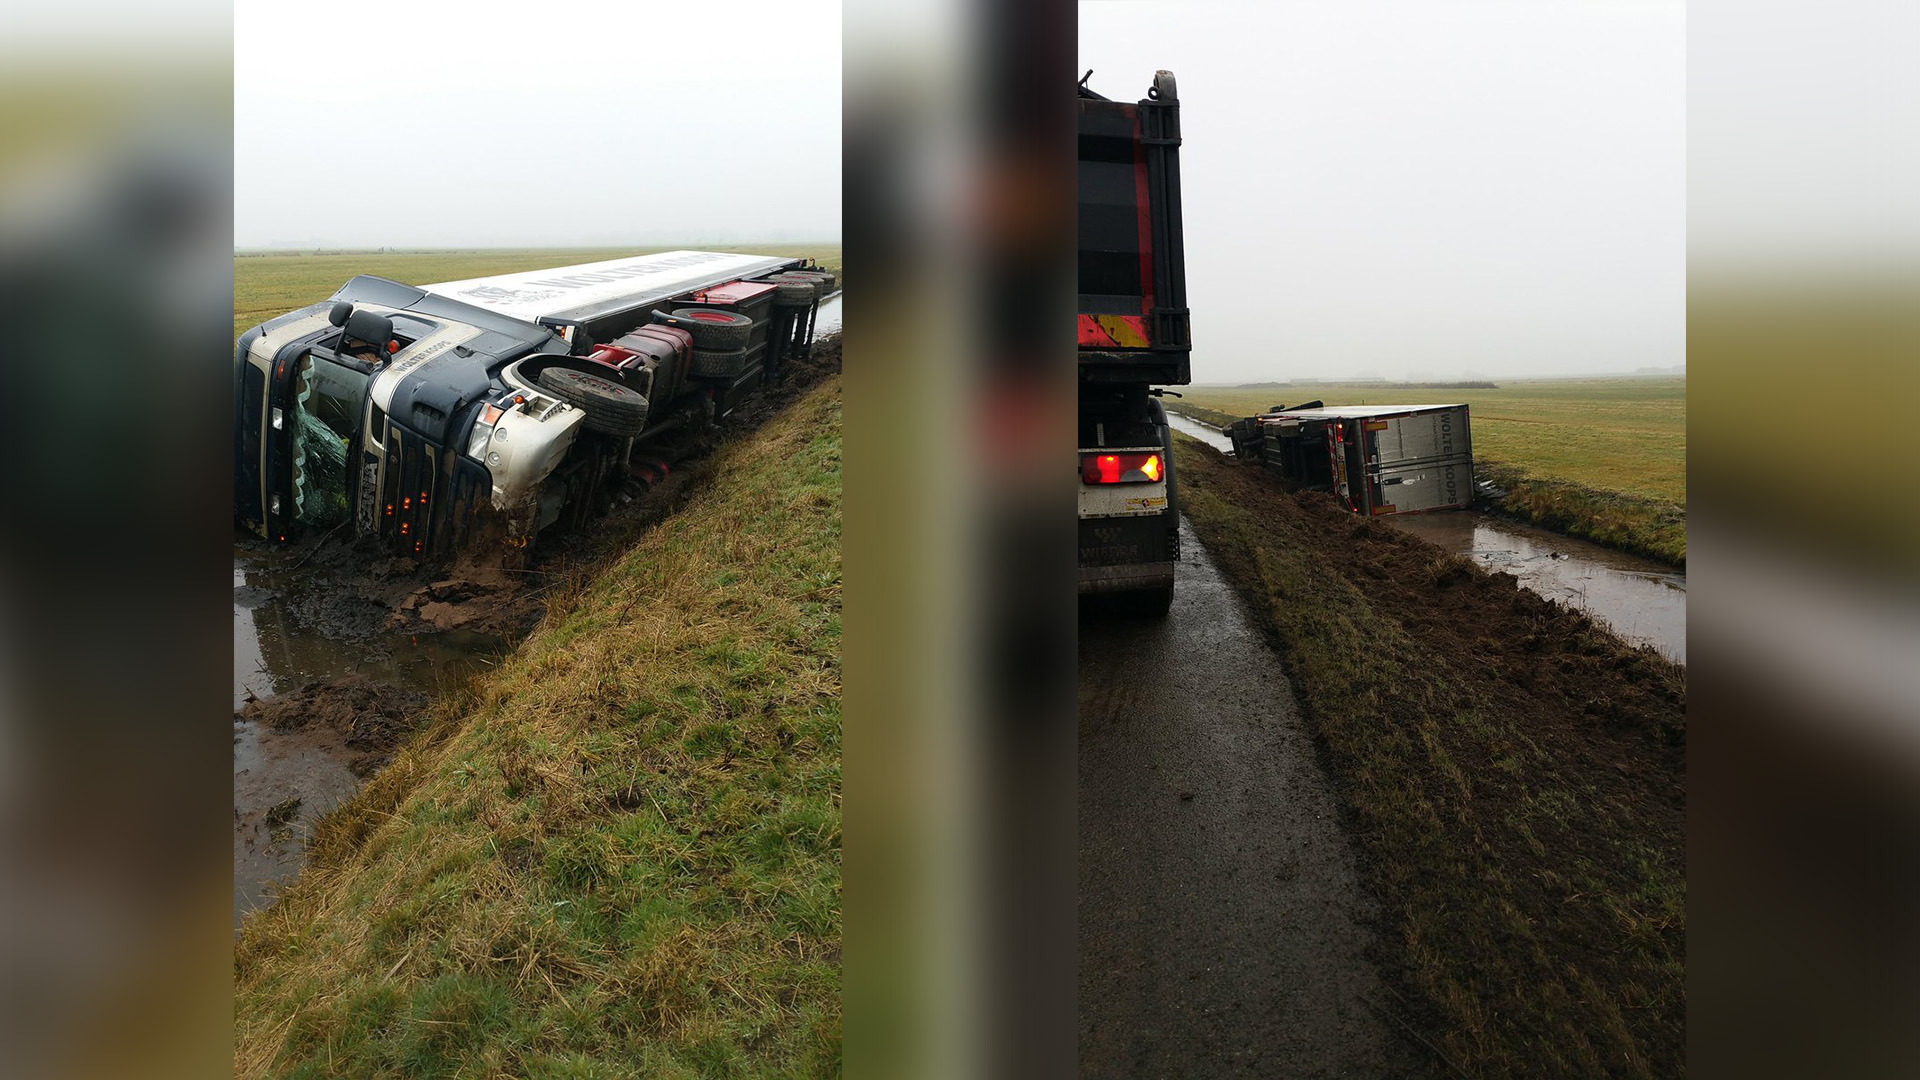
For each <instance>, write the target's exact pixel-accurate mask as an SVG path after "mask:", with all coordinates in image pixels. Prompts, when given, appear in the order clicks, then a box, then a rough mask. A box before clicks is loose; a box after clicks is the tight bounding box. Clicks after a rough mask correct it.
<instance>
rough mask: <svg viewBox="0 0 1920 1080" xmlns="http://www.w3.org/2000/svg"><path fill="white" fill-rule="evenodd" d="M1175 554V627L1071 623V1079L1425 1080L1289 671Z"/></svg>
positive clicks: (1112, 620)
mask: <svg viewBox="0 0 1920 1080" xmlns="http://www.w3.org/2000/svg"><path fill="white" fill-rule="evenodd" d="M1181 550H1182V552H1183V560H1182V563H1181V566H1180V568H1179V578H1178V584H1177V586H1176V587H1175V590H1174V604H1173V611H1172V613H1171V614H1170V615H1168V616H1167V617H1166V618H1165V619H1158V620H1156V619H1143V618H1137V617H1136V618H1122V617H1116V616H1102V615H1096V614H1092V613H1083V614H1082V615H1081V619H1080V736H1079V739H1080V745H1079V758H1080V873H1079V877H1080V911H1079V983H1080V1006H1079V1008H1080V1072H1081V1075H1082V1076H1089V1077H1096V1076H1097V1077H1216V1076H1248V1077H1403V1076H1410V1075H1419V1074H1424V1073H1426V1072H1428V1071H1429V1069H1430V1067H1431V1064H1432V1063H1431V1061H1430V1060H1429V1059H1428V1058H1427V1057H1426V1056H1425V1055H1424V1054H1423V1052H1421V1051H1420V1050H1419V1049H1418V1047H1417V1045H1414V1044H1412V1043H1410V1041H1409V1040H1408V1039H1406V1038H1405V1037H1404V1036H1403V1035H1401V1034H1400V1033H1399V1032H1398V1030H1397V1029H1396V1028H1395V1027H1393V1026H1392V1024H1391V1023H1390V1022H1389V1021H1388V1020H1387V1019H1385V1018H1384V1017H1383V1016H1382V1015H1381V1014H1380V1013H1379V1012H1378V1011H1376V1009H1375V1008H1374V1007H1373V1006H1375V1005H1377V1006H1390V1005H1391V1004H1392V999H1391V998H1389V997H1387V996H1386V995H1385V994H1384V991H1382V989H1381V987H1380V985H1379V980H1378V977H1377V975H1376V973H1375V970H1374V968H1373V966H1372V965H1371V964H1370V963H1369V961H1368V959H1367V955H1366V954H1367V950H1368V946H1369V944H1370V936H1369V935H1370V933H1371V931H1370V930H1369V928H1368V927H1369V920H1370V918H1371V911H1370V909H1369V907H1368V904H1367V900H1366V897H1365V895H1364V894H1363V893H1362V891H1361V889H1360V886H1359V881H1358V878H1357V877H1356V874H1355V870H1354V862H1353V855H1352V852H1351V851H1350V849H1349V846H1348V844H1347V841H1346V839H1345V836H1344V834H1343V833H1342V832H1341V829H1340V826H1339V822H1338V818H1337V817H1336V815H1335V809H1334V802H1333V798H1332V796H1331V794H1330V793H1329V791H1328V789H1327V784H1326V779H1325V777H1324V775H1323V774H1322V772H1321V770H1320V766H1319V763H1318V761H1317V760H1316V758H1315V757H1314V754H1313V749H1312V745H1311V743H1310V741H1309V737H1308V735H1307V732H1306V730H1305V728H1304V726H1303V724H1302V722H1301V720H1300V718H1299V716H1298V715H1297V712H1296V708H1295V706H1294V702H1293V693H1292V690H1291V688H1290V686H1289V685H1288V682H1287V676H1286V673H1285V672H1284V671H1283V670H1282V668H1281V666H1280V663H1279V660H1278V658H1277V657H1276V656H1275V655H1274V654H1273V652H1272V650H1270V649H1269V648H1268V647H1267V645H1266V643H1265V642H1264V641H1263V640H1262V639H1261V638H1260V636H1259V634H1258V632H1257V631H1256V630H1255V629H1254V628H1253V626H1252V625H1251V624H1250V623H1249V622H1248V620H1247V617H1246V614H1245V611H1244V609H1243V608H1242V606H1241V604H1240V602H1239V599H1238V598H1237V597H1236V596H1235V595H1234V594H1233V592H1232V590H1231V588H1230V587H1229V586H1228V585H1227V583H1226V581H1225V580H1223V579H1222V578H1221V577H1220V574H1219V572H1218V571H1217V570H1216V569H1215V568H1214V566H1213V563H1212V561H1211V560H1210V559H1208V558H1207V556H1206V553H1205V551H1204V550H1203V549H1202V548H1201V546H1200V543H1199V541H1198V540H1197V539H1196V538H1195V537H1194V535H1193V533H1192V531H1191V530H1190V529H1189V528H1188V527H1187V525H1186V523H1185V521H1182V522H1181ZM1370 1002H1371V1003H1373V1005H1370V1004H1369V1003H1370Z"/></svg>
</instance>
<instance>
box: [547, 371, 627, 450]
mask: <svg viewBox="0 0 1920 1080" xmlns="http://www.w3.org/2000/svg"><path fill="white" fill-rule="evenodd" d="M537 381H538V382H539V383H540V385H541V386H542V387H544V388H545V389H547V390H550V391H552V392H553V395H554V396H555V397H557V398H559V399H560V400H562V401H565V402H566V403H567V404H569V405H572V406H574V407H575V408H578V409H579V410H580V411H581V412H584V413H586V414H587V419H586V421H585V426H586V428H587V430H588V431H598V432H601V433H602V434H606V435H613V436H616V437H618V438H628V437H631V436H634V435H638V434H640V432H641V431H643V430H645V429H646V426H647V399H646V398H644V397H641V396H640V395H639V394H636V393H634V392H633V391H632V390H629V389H627V388H626V387H624V386H622V385H620V384H619V383H617V382H614V381H613V380H612V379H603V378H601V377H600V376H598V375H593V374H589V373H587V372H585V371H575V370H574V369H572V368H562V367H550V368H548V369H546V370H545V371H542V372H541V373H540V377H539V379H538V380H537Z"/></svg>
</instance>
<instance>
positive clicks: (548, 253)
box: [233, 243, 840, 338]
mask: <svg viewBox="0 0 1920 1080" xmlns="http://www.w3.org/2000/svg"><path fill="white" fill-rule="evenodd" d="M669 250H676V249H672V248H551V249H546V250H514V249H507V248H489V249H479V250H471V251H397V252H369V251H339V252H318V253H305V254H292V253H288V252H236V253H235V254H234V258H233V336H234V337H236V338H237V337H239V336H240V334H241V332H243V331H244V330H246V329H247V328H248V327H250V326H257V325H259V324H260V323H262V322H264V321H266V320H268V319H271V318H273V317H274V316H276V315H284V314H286V313H287V312H289V311H292V310H293V309H295V308H300V307H305V306H307V305H308V304H312V303H315V302H317V301H320V300H325V299H326V298H327V297H329V296H332V295H333V293H334V291H335V290H336V289H338V288H340V286H342V285H344V284H346V283H347V280H348V279H349V278H351V277H353V276H354V275H355V274H377V275H379V276H381V277H384V278H392V279H393V280H395V281H404V282H406V283H407V284H409V285H424V284H428V283H431V282H435V281H459V280H462V279H463V278H470V277H487V276H489V275H492V274H511V273H516V272H518V271H521V270H544V269H546V268H548V267H552V266H571V265H574V264H576V263H587V262H599V261H601V260H603V259H617V258H620V257H621V256H623V255H640V254H644V253H646V252H650V251H669ZM700 250H703V251H739V252H745V253H748V254H755V255H760V254H765V255H791V256H794V257H799V256H802V255H808V256H812V257H813V258H815V259H817V260H819V262H820V263H821V265H823V266H825V267H826V268H827V269H829V270H832V271H833V272H834V273H835V274H836V275H837V274H839V273H840V245H839V244H837V243H835V244H788V245H784V246H782V245H773V246H766V247H725V246H717V247H710V248H701V249H700Z"/></svg>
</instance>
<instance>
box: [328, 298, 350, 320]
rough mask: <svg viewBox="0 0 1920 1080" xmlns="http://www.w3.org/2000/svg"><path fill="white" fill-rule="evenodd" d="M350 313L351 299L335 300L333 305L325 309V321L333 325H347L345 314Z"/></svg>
mask: <svg viewBox="0 0 1920 1080" xmlns="http://www.w3.org/2000/svg"><path fill="white" fill-rule="evenodd" d="M352 314H353V301H351V300H336V301H334V304H333V307H332V308H330V309H329V310H328V311H327V321H328V322H330V323H332V324H333V325H335V326H345V325H347V316H349V315H352Z"/></svg>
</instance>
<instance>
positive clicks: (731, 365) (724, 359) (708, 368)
mask: <svg viewBox="0 0 1920 1080" xmlns="http://www.w3.org/2000/svg"><path fill="white" fill-rule="evenodd" d="M746 370H747V350H745V349H695V350H693V362H692V363H691V364H689V365H688V366H687V374H688V375H691V376H692V377H694V378H696V379H735V378H739V377H740V375H741V374H743V373H744V372H745V371H746Z"/></svg>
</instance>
